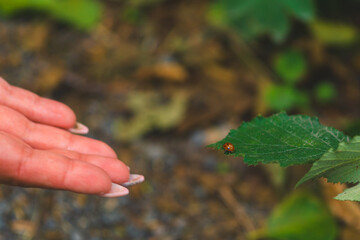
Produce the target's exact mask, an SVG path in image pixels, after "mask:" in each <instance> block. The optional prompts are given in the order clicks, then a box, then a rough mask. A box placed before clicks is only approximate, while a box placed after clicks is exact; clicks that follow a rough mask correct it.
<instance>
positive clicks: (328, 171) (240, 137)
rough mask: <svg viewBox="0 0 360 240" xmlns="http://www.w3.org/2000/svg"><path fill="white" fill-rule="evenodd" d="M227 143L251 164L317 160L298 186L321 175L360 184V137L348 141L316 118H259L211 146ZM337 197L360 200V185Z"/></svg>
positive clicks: (284, 116) (282, 115)
mask: <svg viewBox="0 0 360 240" xmlns="http://www.w3.org/2000/svg"><path fill="white" fill-rule="evenodd" d="M226 142H230V143H232V144H233V145H234V146H235V151H234V152H232V153H229V152H225V154H228V155H233V156H244V162H246V163H248V164H257V163H260V162H261V163H272V162H277V163H279V164H280V166H283V167H286V166H290V165H294V164H303V163H312V162H314V164H313V166H312V168H311V169H310V171H309V172H308V173H307V174H306V175H305V176H304V177H303V178H302V179H301V180H300V181H299V182H298V184H297V186H298V185H300V184H302V183H304V182H306V181H308V180H310V179H314V178H320V177H324V178H327V180H328V181H329V182H332V183H338V182H339V183H360V136H355V137H354V138H353V139H352V140H351V141H349V137H348V136H346V135H344V134H343V133H342V132H340V131H338V130H336V129H334V128H330V127H325V126H322V125H321V124H320V123H319V121H318V119H317V118H312V117H308V116H303V115H296V116H288V115H286V114H285V113H279V114H275V115H273V116H271V117H268V118H263V117H257V118H255V119H254V120H253V121H251V122H248V123H243V124H242V125H241V126H240V127H239V128H238V129H236V130H230V133H229V134H228V135H227V136H226V137H225V138H224V139H223V140H220V141H219V142H217V143H214V144H211V145H209V146H210V147H213V148H215V149H219V150H224V149H223V148H222V145H223V144H224V143H226ZM336 199H338V200H351V201H360V185H359V184H358V185H356V186H355V187H352V188H349V189H347V190H345V191H344V192H343V193H341V194H339V195H338V196H337V197H336ZM266 236H270V235H266Z"/></svg>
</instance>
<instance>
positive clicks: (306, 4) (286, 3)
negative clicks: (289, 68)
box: [208, 0, 315, 42]
mask: <svg viewBox="0 0 360 240" xmlns="http://www.w3.org/2000/svg"><path fill="white" fill-rule="evenodd" d="M314 15H315V7H314V3H313V0H273V1H268V0H218V1H216V2H215V3H214V4H213V5H212V6H211V7H210V9H209V12H208V19H209V21H210V22H212V23H215V24H217V25H230V26H232V27H234V28H235V29H237V30H238V31H239V32H240V33H241V34H242V36H243V37H245V38H247V39H253V38H255V37H257V36H260V35H263V34H268V35H270V36H271V37H272V39H273V40H274V41H276V42H281V41H283V40H284V39H285V37H286V36H287V34H288V33H289V31H290V22H291V18H296V19H299V20H301V21H310V20H312V19H313V18H314Z"/></svg>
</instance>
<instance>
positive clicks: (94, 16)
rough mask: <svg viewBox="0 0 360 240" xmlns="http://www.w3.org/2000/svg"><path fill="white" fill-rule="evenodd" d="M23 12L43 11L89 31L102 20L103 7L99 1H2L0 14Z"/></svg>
mask: <svg viewBox="0 0 360 240" xmlns="http://www.w3.org/2000/svg"><path fill="white" fill-rule="evenodd" d="M23 10H35V11H42V12H45V13H47V14H49V15H50V16H52V17H54V18H55V19H57V20H59V21H62V22H66V23H69V24H71V25H73V26H75V27H77V28H79V29H84V30H88V29H90V28H92V27H94V26H95V24H96V23H98V21H99V20H100V17H101V13H102V5H101V4H100V2H99V1H97V0H11V1H8V0H0V12H1V13H2V14H4V15H6V16H11V15H13V14H16V13H17V12H19V11H23Z"/></svg>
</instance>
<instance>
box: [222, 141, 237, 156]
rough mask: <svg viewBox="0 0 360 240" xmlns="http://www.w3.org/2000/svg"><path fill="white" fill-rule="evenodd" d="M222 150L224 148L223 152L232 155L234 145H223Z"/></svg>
mask: <svg viewBox="0 0 360 240" xmlns="http://www.w3.org/2000/svg"><path fill="white" fill-rule="evenodd" d="M223 148H224V150H225V152H228V153H233V152H234V151H235V147H234V145H233V144H232V143H229V142H227V143H224V145H223Z"/></svg>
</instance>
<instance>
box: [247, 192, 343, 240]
mask: <svg viewBox="0 0 360 240" xmlns="http://www.w3.org/2000/svg"><path fill="white" fill-rule="evenodd" d="M336 235H337V227H336V224H335V221H334V219H333V217H332V216H331V214H330V213H329V211H328V209H327V208H326V207H325V206H324V204H323V203H322V202H321V201H319V200H318V199H317V198H315V197H314V196H312V195H310V194H306V193H296V194H293V195H291V196H290V197H288V198H287V199H285V200H284V201H283V202H282V203H280V204H279V205H278V206H277V207H276V209H275V210H274V211H273V213H272V214H271V216H270V217H269V219H268V221H267V224H266V227H265V228H264V229H261V230H257V231H255V232H251V233H250V234H249V238H250V239H259V238H261V239H291V240H304V239H316V240H332V239H335V238H336Z"/></svg>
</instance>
